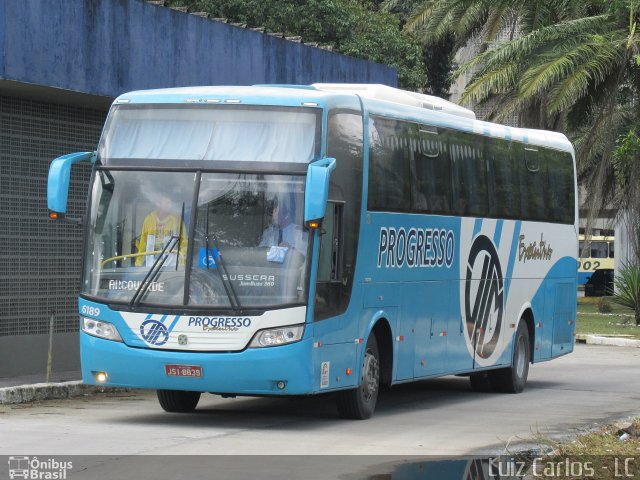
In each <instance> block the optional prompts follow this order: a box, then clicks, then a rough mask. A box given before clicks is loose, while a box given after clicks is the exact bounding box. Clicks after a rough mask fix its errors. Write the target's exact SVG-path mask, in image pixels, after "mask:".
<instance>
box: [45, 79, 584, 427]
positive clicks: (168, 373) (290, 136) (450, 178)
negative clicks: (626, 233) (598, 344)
mask: <svg viewBox="0 0 640 480" xmlns="http://www.w3.org/2000/svg"><path fill="white" fill-rule="evenodd" d="M80 161H91V162H93V174H92V177H91V185H90V193H89V199H88V213H87V215H86V220H85V221H84V224H85V242H86V244H85V250H84V251H85V256H84V267H83V268H84V273H83V277H82V278H83V279H82V286H81V293H80V298H79V314H80V330H81V332H80V344H81V362H82V375H83V380H84V382H85V383H88V384H104V385H112V386H125V387H135V388H148V389H155V390H157V392H158V398H159V401H160V405H161V406H162V408H164V409H165V410H167V411H170V412H187V411H191V410H193V409H194V408H195V407H196V405H197V403H198V401H199V398H200V395H201V393H203V392H210V393H215V394H221V395H258V396H260V395H314V394H322V393H326V392H334V393H335V398H337V405H338V411H339V413H340V414H341V415H342V416H344V417H349V418H368V417H370V416H371V415H372V414H373V411H374V408H375V405H376V400H377V397H378V392H379V390H380V387H381V386H390V385H395V384H399V383H403V382H410V381H413V380H418V379H426V378H432V377H438V376H443V375H450V374H456V375H467V376H469V377H470V379H471V385H472V387H473V388H474V389H477V390H492V391H504V392H514V393H518V392H521V391H522V390H523V388H524V386H525V382H526V380H527V374H528V369H529V364H530V363H536V362H541V361H545V360H549V359H552V358H555V357H558V356H561V355H564V354H567V353H569V352H571V351H572V350H573V337H574V330H575V319H576V296H575V291H576V273H577V260H576V253H577V251H578V226H577V206H576V201H575V198H576V180H575V178H576V177H575V162H574V153H573V148H572V146H571V144H570V143H569V142H568V141H567V139H566V138H565V137H564V136H563V135H561V134H558V133H553V132H544V131H537V130H524V129H518V128H510V127H506V126H502V125H496V124H492V123H487V122H482V121H478V120H476V119H475V116H474V114H473V112H471V111H469V110H466V109H464V108H461V107H459V106H457V105H455V104H452V103H449V102H446V101H444V100H441V99H438V98H434V97H430V96H426V95H420V94H415V93H410V92H404V91H402V90H398V89H394V88H390V87H385V86H382V85H341V84H316V85H312V86H255V87H198V88H195V87H194V88H177V89H163V90H152V91H139V92H131V93H127V94H124V95H122V96H120V97H118V98H117V99H116V100H115V102H114V103H113V106H112V108H111V110H110V112H109V115H108V119H107V121H106V125H105V128H104V131H103V134H102V137H101V140H100V143H99V145H98V149H97V151H96V152H82V153H77V154H70V155H66V156H64V157H60V158H58V159H56V160H54V161H53V163H52V165H51V169H50V174H49V183H48V187H49V197H48V204H49V210H50V216H51V217H52V218H55V219H60V220H65V219H66V220H67V221H69V220H71V219H69V218H67V217H66V205H67V196H68V185H69V175H70V171H71V165H73V164H74V163H76V162H80Z"/></svg>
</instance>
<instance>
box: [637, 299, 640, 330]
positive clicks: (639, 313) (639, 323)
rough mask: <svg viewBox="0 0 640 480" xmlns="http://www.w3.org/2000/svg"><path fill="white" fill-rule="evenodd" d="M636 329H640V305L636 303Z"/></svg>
mask: <svg viewBox="0 0 640 480" xmlns="http://www.w3.org/2000/svg"><path fill="white" fill-rule="evenodd" d="M636 327H640V303H636Z"/></svg>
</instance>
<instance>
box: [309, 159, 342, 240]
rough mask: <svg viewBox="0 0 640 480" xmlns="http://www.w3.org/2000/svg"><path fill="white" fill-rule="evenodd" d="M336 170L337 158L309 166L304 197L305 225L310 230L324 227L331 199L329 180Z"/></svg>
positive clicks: (316, 162) (319, 161)
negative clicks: (323, 221) (323, 222)
mask: <svg viewBox="0 0 640 480" xmlns="http://www.w3.org/2000/svg"><path fill="white" fill-rule="evenodd" d="M335 168H336V159H335V158H323V159H322V160H317V161H315V162H312V163H310V164H309V167H308V168H307V184H306V190H305V195H304V224H305V225H306V226H307V227H309V228H318V227H320V225H322V220H323V219H324V215H325V211H326V209H327V198H328V197H329V179H330V177H331V172H332V171H333V170H334V169H335Z"/></svg>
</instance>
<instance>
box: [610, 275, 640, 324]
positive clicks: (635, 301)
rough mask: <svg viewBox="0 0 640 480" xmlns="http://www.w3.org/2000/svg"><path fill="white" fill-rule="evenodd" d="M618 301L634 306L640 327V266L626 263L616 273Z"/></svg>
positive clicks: (615, 298) (616, 298) (615, 296)
mask: <svg viewBox="0 0 640 480" xmlns="http://www.w3.org/2000/svg"><path fill="white" fill-rule="evenodd" d="M615 286H616V293H615V295H614V296H613V299H614V301H615V302H616V303H619V304H620V305H624V306H625V307H629V308H632V309H633V310H634V312H635V317H636V326H639V327H640V266H639V265H637V264H627V265H624V266H623V267H622V268H621V269H620V271H619V272H618V273H617V275H616V279H615Z"/></svg>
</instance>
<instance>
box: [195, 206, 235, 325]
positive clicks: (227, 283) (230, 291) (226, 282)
mask: <svg viewBox="0 0 640 480" xmlns="http://www.w3.org/2000/svg"><path fill="white" fill-rule="evenodd" d="M209 237H211V238H213V243H214V244H215V249H216V251H217V252H218V258H217V259H216V256H215V254H214V255H213V259H214V261H215V262H216V267H217V266H219V267H220V268H216V270H217V271H218V275H219V276H220V280H221V281H222V286H223V287H224V291H225V293H226V294H227V298H228V299H229V305H231V308H232V309H233V310H234V311H235V312H236V313H242V305H241V304H240V300H239V299H238V294H237V293H236V290H235V289H234V288H233V284H232V283H231V278H230V277H229V274H228V272H227V267H225V265H224V260H222V254H221V253H220V246H219V245H218V239H217V238H216V236H215V235H214V234H213V233H212V234H211V235H209V207H207V215H206V221H205V235H204V242H205V248H206V255H205V264H206V265H207V270H209V259H208V257H209Z"/></svg>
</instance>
